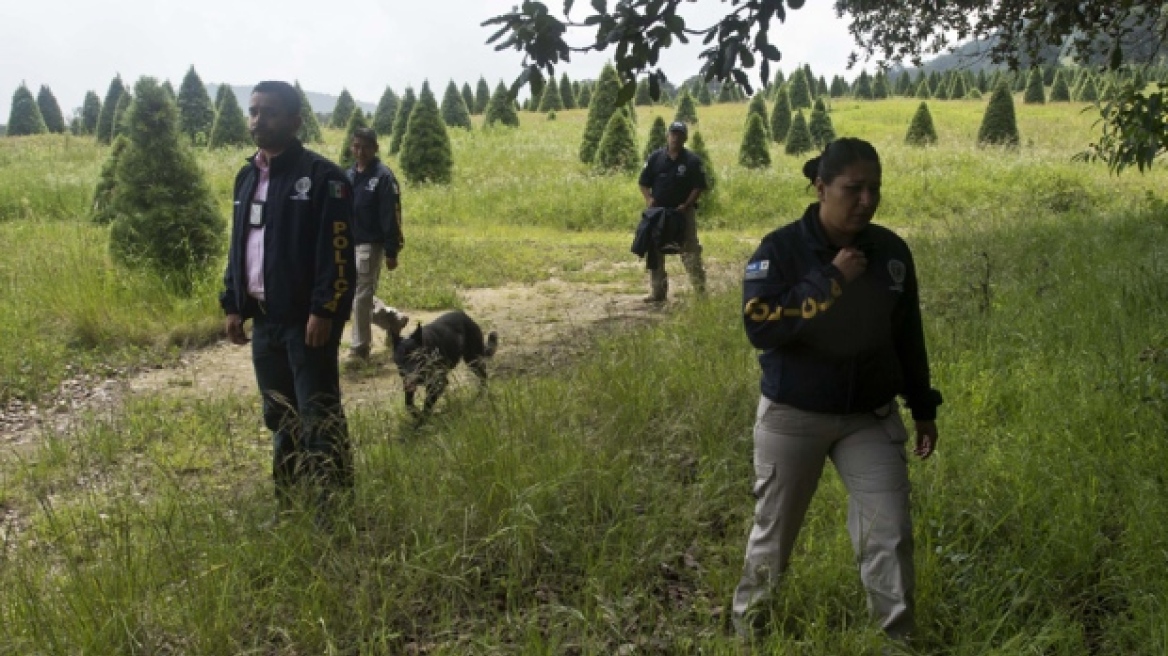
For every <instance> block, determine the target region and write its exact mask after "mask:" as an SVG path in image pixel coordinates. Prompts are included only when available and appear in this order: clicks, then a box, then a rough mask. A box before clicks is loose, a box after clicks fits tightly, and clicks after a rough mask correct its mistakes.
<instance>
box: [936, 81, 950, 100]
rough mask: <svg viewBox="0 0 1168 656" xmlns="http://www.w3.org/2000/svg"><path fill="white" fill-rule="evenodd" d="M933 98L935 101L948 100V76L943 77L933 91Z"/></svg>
mask: <svg viewBox="0 0 1168 656" xmlns="http://www.w3.org/2000/svg"><path fill="white" fill-rule="evenodd" d="M933 97H934V98H936V99H937V100H949V76H948V75H944V76H942V77H941V79H940V80H939V81H938V82H937V86H936V87H934V89H933Z"/></svg>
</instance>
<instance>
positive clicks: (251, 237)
mask: <svg viewBox="0 0 1168 656" xmlns="http://www.w3.org/2000/svg"><path fill="white" fill-rule="evenodd" d="M253 161H254V162H255V166H256V168H257V169H259V170H260V179H259V182H257V183H256V188H255V196H253V197H252V198H251V199H250V200H249V203H251V202H260V203H262V202H264V201H266V200H268V180H269V172H270V171H271V164H270V162H268V156H267V154H266V153H264V151H262V150H261V151H259V152H257V153H256V156H255V159H254V160H253ZM244 211H245V212H246V213H248V215H249V216H250V212H251V206H250V204H249V206H248V207H247V208H245V209H244ZM264 212H265V214H266V213H267V208H264ZM264 222H265V223H266V222H267V219H266V217H265V221H264ZM244 266H246V267H247V293H248V294H250V295H251V296H252V297H253V298H255V299H257V300H260V301H262V300H264V226H260V227H258V228H250V229H249V230H248V233H247V255H246V256H245V259H244Z"/></svg>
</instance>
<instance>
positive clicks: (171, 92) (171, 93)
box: [162, 80, 178, 103]
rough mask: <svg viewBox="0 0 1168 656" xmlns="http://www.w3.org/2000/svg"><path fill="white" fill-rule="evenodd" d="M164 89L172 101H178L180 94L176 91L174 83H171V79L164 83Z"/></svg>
mask: <svg viewBox="0 0 1168 656" xmlns="http://www.w3.org/2000/svg"><path fill="white" fill-rule="evenodd" d="M162 90H163V91H165V92H166V95H167V97H168V98H170V100H171V102H175V103H177V102H178V94H176V93H175V92H174V85H172V84H171V83H170V80H167V81H165V82H163V83H162Z"/></svg>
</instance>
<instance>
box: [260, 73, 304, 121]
mask: <svg viewBox="0 0 1168 656" xmlns="http://www.w3.org/2000/svg"><path fill="white" fill-rule="evenodd" d="M251 92H252V93H267V94H271V95H273V96H275V97H276V99H277V100H279V102H280V106H281V107H283V108H284V109H286V110H288V113H289V114H297V115H299V114H300V92H299V91H297V90H296V87H294V86H292V85H291V84H288V83H287V82H280V81H278V80H265V81H263V82H260V83H259V84H257V85H255V88H253V89H252V90H251Z"/></svg>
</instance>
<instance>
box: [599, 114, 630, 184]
mask: <svg viewBox="0 0 1168 656" xmlns="http://www.w3.org/2000/svg"><path fill="white" fill-rule="evenodd" d="M640 165H641V159H640V158H639V157H638V156H637V137H636V134H635V133H634V132H633V124H632V123H631V122H630V121H629V116H628V113H627V112H613V114H612V116H611V117H609V119H608V125H606V126H605V128H604V135H603V136H601V138H600V144H599V145H598V146H597V148H596V161H595V162H594V163H593V168H595V169H596V170H597V171H599V172H602V173H608V172H615V171H625V172H632V171H636V170H637V169H638V168H640Z"/></svg>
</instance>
